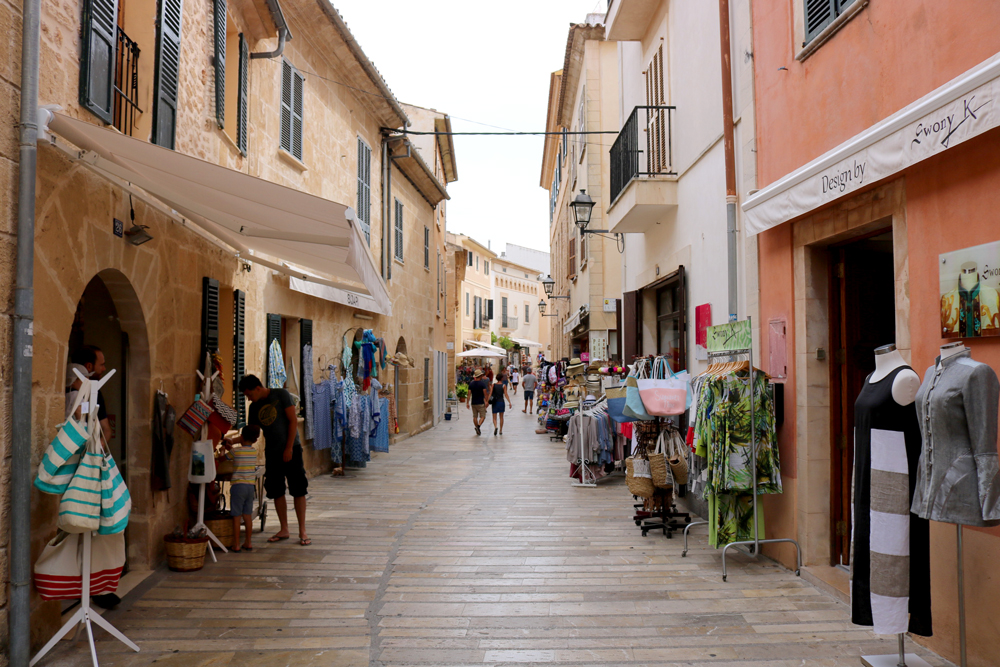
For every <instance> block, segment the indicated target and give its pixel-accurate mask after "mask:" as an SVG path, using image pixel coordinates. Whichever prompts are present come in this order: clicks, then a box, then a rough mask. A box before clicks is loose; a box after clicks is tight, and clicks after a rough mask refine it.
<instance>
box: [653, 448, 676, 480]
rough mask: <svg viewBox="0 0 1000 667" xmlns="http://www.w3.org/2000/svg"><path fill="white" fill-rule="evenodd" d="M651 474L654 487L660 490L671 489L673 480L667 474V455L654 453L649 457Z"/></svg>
mask: <svg viewBox="0 0 1000 667" xmlns="http://www.w3.org/2000/svg"><path fill="white" fill-rule="evenodd" d="M649 472H650V473H651V474H652V475H653V486H655V487H657V488H659V489H669V488H670V487H672V486H673V479H672V478H671V476H670V473H669V472H667V456H666V454H662V453H657V452H654V453H652V454H650V455H649Z"/></svg>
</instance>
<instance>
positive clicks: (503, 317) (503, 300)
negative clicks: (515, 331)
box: [500, 296, 507, 327]
mask: <svg viewBox="0 0 1000 667" xmlns="http://www.w3.org/2000/svg"><path fill="white" fill-rule="evenodd" d="M500 323H501V324H503V325H504V326H505V327H506V326H507V297H505V296H504V297H500Z"/></svg>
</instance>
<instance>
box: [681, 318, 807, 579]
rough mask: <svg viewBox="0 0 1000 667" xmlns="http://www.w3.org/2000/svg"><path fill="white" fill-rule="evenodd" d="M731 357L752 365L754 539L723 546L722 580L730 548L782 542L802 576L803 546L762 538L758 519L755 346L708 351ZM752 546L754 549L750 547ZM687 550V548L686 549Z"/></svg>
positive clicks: (713, 358)
mask: <svg viewBox="0 0 1000 667" xmlns="http://www.w3.org/2000/svg"><path fill="white" fill-rule="evenodd" d="M746 321H747V325H746V326H747V328H749V329H750V331H753V329H752V324H751V321H750V318H747V320H746ZM726 357H729V358H730V359H731V360H734V361H735V360H736V359H737V358H738V357H746V358H747V363H748V364H749V366H750V373H749V377H748V378H747V380H746V382H748V383H749V385H750V392H749V393H750V461H751V481H752V483H753V490H752V493H753V496H752V503H753V514H752V516H753V539H752V540H739V541H736V542H730V543H729V544H727V545H725V546H724V547H722V581H726V578H727V576H728V574H727V570H726V555H727V554H728V552H729V550H730V549H732V548H736V547H741V546H744V547H748V552H749V553H750V554H752V555H753V556H755V557H756V556H759V555H760V545H762V544H777V543H781V542H785V543H789V544H794V545H795V564H796V565H795V576H800V573H801V571H802V548H801V547H799V543H798V542H797V541H795V540H793V539H791V538H787V537H784V538H771V539H763V540H762V539H761V538H760V525H759V523H758V520H757V409H756V403H755V401H754V392H753V375H754V365H753V346H752V345H751V346H750V347H744V348H733V349H726V350H720V351H714V352H709V353H708V360H709V362H713V361H716V360H718V359H722V358H726ZM749 547H752V549H749ZM685 551H686V549H685Z"/></svg>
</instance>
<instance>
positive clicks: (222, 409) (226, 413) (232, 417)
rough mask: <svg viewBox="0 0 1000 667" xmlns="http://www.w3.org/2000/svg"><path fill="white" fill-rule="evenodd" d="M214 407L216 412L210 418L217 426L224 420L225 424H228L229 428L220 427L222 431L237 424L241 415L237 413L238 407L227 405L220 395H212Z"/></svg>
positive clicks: (224, 431) (226, 430)
mask: <svg viewBox="0 0 1000 667" xmlns="http://www.w3.org/2000/svg"><path fill="white" fill-rule="evenodd" d="M212 409H213V410H214V412H212V415H211V417H210V419H211V420H212V422H213V424H214V425H215V426H216V427H217V428H218V427H219V426H221V425H222V421H224V422H225V424H228V428H225V429H223V428H219V430H220V431H222V432H223V433H226V432H228V431H229V429H231V428H233V427H234V426H236V422H237V421H238V420H239V416H238V415H237V414H236V409H235V408H232V407H230V406H229V405H227V404H226V402H225V401H223V400H222V399H221V398H219V397H218V396H213V397H212ZM219 420H222V421H219Z"/></svg>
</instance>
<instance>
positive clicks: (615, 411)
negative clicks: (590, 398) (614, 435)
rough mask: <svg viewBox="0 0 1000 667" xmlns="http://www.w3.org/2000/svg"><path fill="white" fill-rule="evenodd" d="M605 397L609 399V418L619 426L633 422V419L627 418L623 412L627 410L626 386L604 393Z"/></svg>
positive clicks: (612, 388)
mask: <svg viewBox="0 0 1000 667" xmlns="http://www.w3.org/2000/svg"><path fill="white" fill-rule="evenodd" d="M604 395H605V396H606V397H607V399H608V400H607V404H608V416H609V417H611V419H612V420H614V421H615V422H616V423H618V424H624V423H626V422H630V421H632V417H628V416H626V415H625V413H624V412H623V410H624V408H625V385H622V386H620V387H610V388H608V389H606V390H605V391H604Z"/></svg>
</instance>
